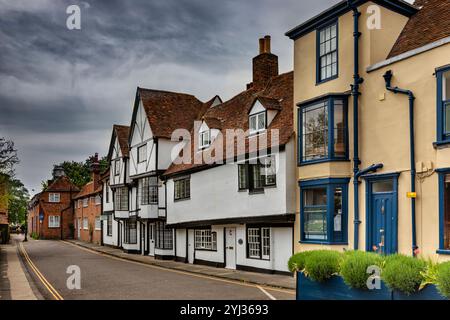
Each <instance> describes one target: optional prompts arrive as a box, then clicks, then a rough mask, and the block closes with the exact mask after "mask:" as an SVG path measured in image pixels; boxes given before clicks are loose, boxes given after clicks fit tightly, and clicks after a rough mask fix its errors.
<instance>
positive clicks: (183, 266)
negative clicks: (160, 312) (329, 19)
mask: <svg viewBox="0 0 450 320" xmlns="http://www.w3.org/2000/svg"><path fill="white" fill-rule="evenodd" d="M65 241H66V242H69V243H72V244H75V245H77V246H80V247H83V248H87V249H90V250H94V251H96V252H99V253H102V254H106V255H110V256H113V257H118V258H121V259H126V260H130V261H135V262H139V263H145V264H148V265H154V266H158V267H162V268H167V269H173V270H180V271H185V272H191V273H195V274H202V275H208V276H212V277H218V278H222V279H228V280H234V281H241V282H243V283H251V284H256V285H262V286H267V287H273V288H280V289H288V290H295V288H296V284H295V278H294V277H293V276H288V275H279V274H265V273H256V272H247V271H240V270H230V269H224V268H216V267H209V266H203V265H195V264H189V263H183V262H176V261H172V260H159V259H155V258H153V257H150V256H144V255H138V254H129V253H125V252H123V251H122V250H121V249H117V248H111V247H107V246H100V245H97V244H93V243H89V242H84V241H78V240H65Z"/></svg>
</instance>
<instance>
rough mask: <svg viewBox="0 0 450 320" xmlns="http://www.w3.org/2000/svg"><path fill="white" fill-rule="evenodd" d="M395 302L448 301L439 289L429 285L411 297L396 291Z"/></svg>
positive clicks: (394, 293)
mask: <svg viewBox="0 0 450 320" xmlns="http://www.w3.org/2000/svg"><path fill="white" fill-rule="evenodd" d="M393 298H394V300H447V299H446V298H444V297H443V296H441V294H440V293H439V291H438V289H437V288H436V286H434V285H428V286H426V287H425V288H423V289H422V290H420V291H419V292H418V293H415V294H412V295H410V296H408V295H406V294H404V293H402V292H399V291H397V290H394V292H393Z"/></svg>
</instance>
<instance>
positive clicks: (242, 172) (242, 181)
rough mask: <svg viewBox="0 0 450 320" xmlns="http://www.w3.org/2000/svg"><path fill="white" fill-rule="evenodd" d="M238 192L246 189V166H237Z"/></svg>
mask: <svg viewBox="0 0 450 320" xmlns="http://www.w3.org/2000/svg"><path fill="white" fill-rule="evenodd" d="M238 170H239V171H238V179H239V190H246V189H248V164H239V165H238Z"/></svg>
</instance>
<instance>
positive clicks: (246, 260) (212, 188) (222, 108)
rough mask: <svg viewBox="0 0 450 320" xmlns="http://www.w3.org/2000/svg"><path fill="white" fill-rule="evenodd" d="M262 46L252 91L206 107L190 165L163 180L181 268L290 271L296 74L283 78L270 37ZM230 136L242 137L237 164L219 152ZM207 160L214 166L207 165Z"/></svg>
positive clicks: (179, 166) (178, 166)
mask: <svg viewBox="0 0 450 320" xmlns="http://www.w3.org/2000/svg"><path fill="white" fill-rule="evenodd" d="M260 45H261V47H260V55H258V56H257V57H255V58H254V59H253V82H252V83H251V84H250V85H248V89H247V90H246V91H244V92H242V93H240V94H238V95H237V96H235V97H234V98H232V99H231V100H229V101H226V102H224V103H218V104H214V105H213V106H211V107H210V108H208V109H207V110H206V111H205V113H203V115H202V116H201V117H199V118H198V120H201V121H202V122H201V125H198V126H194V129H193V130H192V131H191V134H192V138H191V140H193V141H195V142H194V143H192V144H190V153H191V155H193V159H192V160H191V162H190V163H181V164H172V165H171V166H170V168H169V169H168V170H167V171H166V172H165V173H164V178H165V180H166V183H165V184H166V187H167V224H168V226H170V227H172V228H174V229H175V230H176V231H175V245H174V250H175V256H176V259H177V260H178V261H184V262H188V263H199V264H206V265H213V266H218V267H226V268H230V269H241V270H249V271H262V272H271V273H273V272H282V273H285V272H288V268H287V262H288V259H289V257H290V256H291V255H292V253H293V223H294V220H295V207H296V203H295V201H296V198H295V190H296V188H295V183H296V180H295V168H296V164H295V147H294V136H293V116H292V114H293V111H292V106H293V75H292V72H290V73H286V74H282V75H278V58H277V56H275V55H273V54H272V53H270V38H267V37H266V38H264V39H262V41H260ZM227 129H242V130H243V131H245V136H244V137H243V140H242V141H243V144H242V145H241V146H239V143H236V142H233V143H231V147H232V148H231V149H232V150H235V155H234V157H233V156H231V157H230V155H227V154H226V152H225V150H226V149H227V147H229V146H226V145H225V146H222V143H223V144H225V141H227V137H226V135H225V134H226V132H227ZM276 138H278V139H276ZM231 141H235V140H234V139H232V140H231ZM258 141H259V142H258ZM264 141H265V142H264ZM256 142H258V144H257V146H256V144H255V143H256ZM252 146H256V148H252ZM188 150H189V148H188V147H186V148H185V149H184V150H183V154H180V157H179V159H178V160H181V158H182V157H183V155H185V152H186V153H189V152H188ZM219 150H223V151H224V152H222V153H223V155H222V156H218V155H220V151H219ZM209 155H216V156H217V157H216V159H215V160H216V161H214V162H213V163H212V162H211V161H207V160H206V159H207V157H208V156H209ZM199 158H200V159H202V158H203V161H200V162H198V159H199ZM224 159H226V160H227V163H226V164H220V160H224Z"/></svg>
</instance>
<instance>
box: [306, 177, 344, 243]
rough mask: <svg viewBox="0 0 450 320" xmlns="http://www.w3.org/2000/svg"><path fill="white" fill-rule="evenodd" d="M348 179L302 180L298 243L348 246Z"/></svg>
mask: <svg viewBox="0 0 450 320" xmlns="http://www.w3.org/2000/svg"><path fill="white" fill-rule="evenodd" d="M349 181H350V178H329V179H320V180H313V181H301V182H299V186H300V242H302V243H317V244H347V237H348V230H347V229H348V228H347V226H348V183H349Z"/></svg>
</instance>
